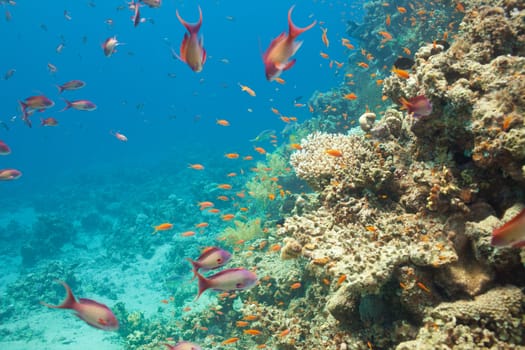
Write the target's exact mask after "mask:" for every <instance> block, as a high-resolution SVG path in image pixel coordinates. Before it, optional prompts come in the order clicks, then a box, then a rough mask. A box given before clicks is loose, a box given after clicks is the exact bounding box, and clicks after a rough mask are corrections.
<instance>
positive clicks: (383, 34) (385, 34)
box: [378, 31, 392, 42]
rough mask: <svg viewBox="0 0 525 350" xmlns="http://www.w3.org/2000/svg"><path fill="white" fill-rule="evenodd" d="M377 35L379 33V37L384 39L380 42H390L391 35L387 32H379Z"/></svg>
mask: <svg viewBox="0 0 525 350" xmlns="http://www.w3.org/2000/svg"><path fill="white" fill-rule="evenodd" d="M378 33H379V35H381V36H382V37H383V38H384V40H383V41H382V42H386V41H388V40H392V34H390V33H389V32H385V31H379V32H378Z"/></svg>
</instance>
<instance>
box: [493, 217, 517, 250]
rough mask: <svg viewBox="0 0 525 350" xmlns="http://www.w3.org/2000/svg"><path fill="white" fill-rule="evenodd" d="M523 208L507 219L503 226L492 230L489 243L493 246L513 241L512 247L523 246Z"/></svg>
mask: <svg viewBox="0 0 525 350" xmlns="http://www.w3.org/2000/svg"><path fill="white" fill-rule="evenodd" d="M524 227H525V208H524V209H522V210H521V211H520V212H519V213H518V214H517V215H516V216H515V217H513V218H512V219H511V220H509V221H507V222H506V223H505V224H503V226H500V227H498V228H495V229H494V230H493V231H492V240H491V244H492V245H493V246H504V245H506V242H514V243H513V244H512V246H513V247H521V246H523V244H524V243H523V236H524V232H525V229H524Z"/></svg>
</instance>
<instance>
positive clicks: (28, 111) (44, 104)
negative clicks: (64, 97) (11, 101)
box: [18, 95, 55, 127]
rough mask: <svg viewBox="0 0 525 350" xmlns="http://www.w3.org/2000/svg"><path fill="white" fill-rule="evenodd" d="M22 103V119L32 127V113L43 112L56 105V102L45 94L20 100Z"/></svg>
mask: <svg viewBox="0 0 525 350" xmlns="http://www.w3.org/2000/svg"><path fill="white" fill-rule="evenodd" d="M18 103H19V104H20V109H21V110H22V120H23V121H24V123H26V124H27V126H29V127H31V126H32V123H31V119H29V117H31V115H32V114H33V113H35V112H36V111H38V112H43V111H44V110H46V109H48V108H51V107H53V106H54V105H55V102H53V101H51V100H50V99H49V98H47V97H46V96H44V95H38V96H30V97H28V98H26V99H25V100H23V101H18Z"/></svg>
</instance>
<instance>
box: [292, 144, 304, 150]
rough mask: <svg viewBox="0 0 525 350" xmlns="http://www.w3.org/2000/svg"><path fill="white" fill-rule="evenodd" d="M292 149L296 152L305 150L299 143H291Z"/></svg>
mask: <svg viewBox="0 0 525 350" xmlns="http://www.w3.org/2000/svg"><path fill="white" fill-rule="evenodd" d="M290 148H291V149H295V150H297V151H299V150H302V149H303V147H302V146H301V145H300V144H298V143H291V144H290Z"/></svg>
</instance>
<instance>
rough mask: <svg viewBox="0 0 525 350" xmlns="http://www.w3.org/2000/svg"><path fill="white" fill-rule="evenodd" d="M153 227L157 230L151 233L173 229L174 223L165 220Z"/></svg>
mask: <svg viewBox="0 0 525 350" xmlns="http://www.w3.org/2000/svg"><path fill="white" fill-rule="evenodd" d="M152 227H153V228H154V229H155V231H153V232H152V233H151V234H152V235H154V234H156V233H157V232H159V231H167V230H171V229H172V228H173V224H170V223H169V222H165V223H162V224H160V225H157V226H152Z"/></svg>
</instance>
